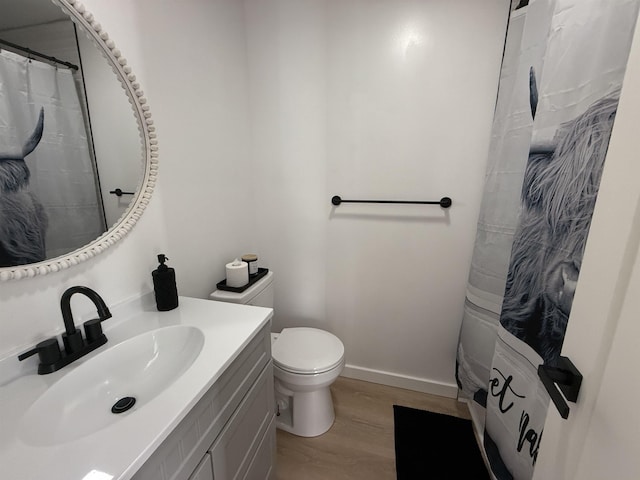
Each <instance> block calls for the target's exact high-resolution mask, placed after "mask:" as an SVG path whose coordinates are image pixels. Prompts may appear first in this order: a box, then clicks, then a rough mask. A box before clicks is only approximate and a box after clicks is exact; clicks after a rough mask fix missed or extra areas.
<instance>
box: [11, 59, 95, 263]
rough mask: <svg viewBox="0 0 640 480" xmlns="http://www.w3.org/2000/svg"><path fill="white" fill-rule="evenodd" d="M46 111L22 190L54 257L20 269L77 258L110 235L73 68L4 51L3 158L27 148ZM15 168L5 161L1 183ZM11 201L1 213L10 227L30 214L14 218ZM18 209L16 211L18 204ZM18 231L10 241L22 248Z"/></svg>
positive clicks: (26, 160)
mask: <svg viewBox="0 0 640 480" xmlns="http://www.w3.org/2000/svg"><path fill="white" fill-rule="evenodd" d="M41 110H42V112H43V120H44V130H43V134H42V138H41V140H40V141H39V143H38V144H37V146H36V147H35V149H34V150H33V152H32V153H30V154H28V155H27V156H26V158H25V162H26V167H27V168H28V170H27V173H30V178H28V181H27V182H26V184H24V185H22V187H23V189H26V190H27V191H28V192H29V198H30V201H31V200H32V201H33V202H34V203H35V205H36V208H37V209H39V210H42V211H43V213H44V215H39V216H40V217H42V218H41V219H40V224H41V226H42V227H43V228H44V227H45V226H46V232H45V238H44V244H45V246H46V253H44V254H38V255H34V256H31V257H28V258H25V259H23V260H22V261H18V263H31V262H33V261H38V260H44V259H45V258H54V257H57V256H59V255H63V254H65V253H69V252H71V251H73V250H75V249H77V248H79V247H81V246H83V245H86V244H87V243H90V242H91V241H92V240H94V239H96V238H97V237H99V236H100V235H101V234H102V233H103V232H104V231H105V225H104V220H103V218H104V216H103V214H102V208H101V204H100V198H99V195H98V190H97V186H96V173H95V171H94V165H93V161H92V158H91V156H90V151H89V143H88V139H87V132H86V128H85V123H84V119H83V115H82V110H81V108H80V101H79V98H78V93H77V90H76V87H75V84H74V80H73V74H72V72H71V70H68V69H66V68H56V67H55V66H52V65H49V64H46V63H43V62H39V61H36V60H30V59H27V58H25V57H22V56H20V55H17V54H14V53H12V52H8V51H5V50H2V51H0V158H2V156H3V155H4V157H5V158H8V157H11V155H12V154H9V153H8V152H19V151H20V150H21V149H22V147H23V145H24V144H25V141H27V139H28V138H29V137H30V135H32V132H34V129H35V128H36V127H37V124H38V118H39V116H40V111H41ZM8 165H9V162H3V161H1V160H0V182H1V181H2V180H3V179H4V180H5V181H6V180H7V179H6V178H5V176H3V170H2V169H3V168H5V171H6V169H7V168H8ZM22 165H24V163H22ZM2 187H3V185H1V184H0V195H3V196H4V199H5V200H7V199H8V198H10V196H9V195H10V192H9V190H3V189H2ZM8 203H9V202H8V201H5V202H4V203H3V204H2V205H3V208H2V209H0V216H1V217H2V223H3V225H7V224H8V222H9V220H12V218H11V217H19V216H22V217H23V218H24V217H25V216H26V215H24V213H22V214H19V213H16V211H15V210H14V211H13V212H10V211H9V210H10V208H9V207H7V204H8ZM11 205H12V207H11V208H13V207H14V206H15V202H13V203H11ZM16 228H17V227H16ZM32 230H33V228H32ZM15 232H16V230H15V229H14V230H13V233H7V232H6V231H5V232H4V233H3V235H4V236H13V239H10V240H8V241H14V242H15V241H17V239H18V237H19V235H17V234H16V233H15ZM27 237H29V238H32V237H33V235H27ZM4 240H5V242H6V241H7V239H6V238H5V239H4ZM0 250H2V245H0ZM1 253H2V252H1V251H0V254H1ZM0 256H1V255H0ZM38 256H43V257H44V258H37V257H38Z"/></svg>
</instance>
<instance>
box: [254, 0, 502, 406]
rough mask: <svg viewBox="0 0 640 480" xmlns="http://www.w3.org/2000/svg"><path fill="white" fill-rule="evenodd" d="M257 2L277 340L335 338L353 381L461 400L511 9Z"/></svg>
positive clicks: (261, 187) (267, 238) (267, 251)
mask: <svg viewBox="0 0 640 480" xmlns="http://www.w3.org/2000/svg"><path fill="white" fill-rule="evenodd" d="M245 3H246V12H247V33H248V39H249V40H248V58H249V70H250V75H249V78H250V96H251V107H252V119H253V123H252V124H253V139H252V144H253V147H254V149H253V157H254V158H253V159H254V171H255V179H256V183H255V191H256V195H257V198H259V199H260V200H259V202H258V203H257V205H256V211H257V225H258V228H257V229H256V233H257V235H258V238H259V241H258V245H259V252H258V253H259V255H260V256H261V259H262V260H263V261H264V262H266V263H267V264H268V266H269V267H270V268H272V269H273V270H274V272H275V273H276V275H277V277H276V281H277V286H276V298H275V310H276V316H275V320H274V328H275V329H276V330H279V329H280V328H282V327H285V326H294V325H308V326H316V327H320V328H326V329H328V330H330V331H333V332H334V333H336V334H337V335H338V336H339V337H340V338H341V339H342V340H343V342H344V343H345V349H346V359H347V363H348V368H347V370H346V374H347V375H351V376H356V377H359V378H366V379H371V380H376V381H383V382H386V383H395V384H400V385H402V386H409V387H411V388H417V389H424V390H428V391H435V392H437V393H443V394H448V395H455V386H454V385H455V380H454V367H455V349H456V344H457V338H458V332H459V327H460V319H461V318H462V306H463V299H464V291H465V285H466V280H467V275H468V270H469V262H470V255H471V249H472V244H473V241H474V237H475V226H476V220H477V214H478V206H479V202H480V194H481V190H482V183H483V176H484V171H485V161H486V152H487V149H488V141H489V134H490V127H491V120H492V117H493V107H494V103H495V96H496V89H497V80H498V74H499V70H500V60H501V55H502V47H503V43H504V34H505V27H506V18H507V14H508V11H509V2H508V1H503V0H492V1H487V2H474V1H473V0H466V1H455V2H451V1H445V0H432V1H423V2H416V1H395V2H388V1H376V2H371V1H365V0H349V1H341V2H331V1H326V2H322V1H317V0H308V1H294V0H270V1H264V0H262V1H261V0H249V1H247V2H245ZM333 195H341V196H343V198H381V199H415V200H432V199H436V200H439V199H440V197H442V196H451V197H452V198H453V202H454V205H453V207H452V208H451V209H450V210H449V211H443V210H442V209H440V207H437V206H436V207H433V206H375V205H366V206H350V205H343V206H340V207H338V208H335V209H334V208H332V206H331V204H330V198H331V197H332V196H333Z"/></svg>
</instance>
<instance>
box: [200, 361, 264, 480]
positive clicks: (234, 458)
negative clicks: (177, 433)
mask: <svg viewBox="0 0 640 480" xmlns="http://www.w3.org/2000/svg"><path fill="white" fill-rule="evenodd" d="M274 403H275V399H274V394H273V367H272V364H271V362H269V364H268V365H267V367H266V368H265V369H264V370H263V372H262V374H261V375H260V378H259V379H258V380H257V381H256V383H255V385H254V386H253V388H252V389H251V391H250V392H249V393H248V394H247V396H246V397H245V399H244V400H243V402H242V404H241V405H240V407H239V408H238V409H237V410H236V412H235V413H234V415H233V417H232V418H231V420H230V421H229V423H228V424H227V426H226V427H225V428H224V430H223V432H222V433H221V434H220V437H219V438H218V440H216V442H215V444H214V445H213V447H212V448H211V460H212V462H213V478H215V480H235V479H242V478H245V474H246V472H247V471H248V469H249V467H250V465H251V462H252V460H253V459H254V457H255V454H256V452H257V451H258V449H259V447H260V446H261V442H262V439H263V437H264V435H265V432H266V431H267V429H268V428H269V427H270V426H271V427H273V422H272V420H273V418H274V417H275V405H274Z"/></svg>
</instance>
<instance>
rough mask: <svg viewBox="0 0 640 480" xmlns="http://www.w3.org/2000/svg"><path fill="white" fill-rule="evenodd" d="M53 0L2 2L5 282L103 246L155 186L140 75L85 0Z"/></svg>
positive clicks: (126, 225)
mask: <svg viewBox="0 0 640 480" xmlns="http://www.w3.org/2000/svg"><path fill="white" fill-rule="evenodd" d="M54 3H55V4H56V5H54V4H53V3H51V1H50V0H20V1H18V0H0V11H1V12H2V15H0V79H2V81H1V82H0V280H3V281H5V280H11V279H20V278H27V277H33V276H35V275H43V274H47V273H51V272H56V271H59V270H62V269H65V268H68V267H71V266H73V265H76V264H78V263H79V262H82V261H84V260H87V259H89V258H91V257H93V256H95V255H97V254H98V253H100V252H102V251H104V250H105V249H106V248H108V247H110V246H111V245H113V244H114V243H115V242H117V241H118V240H120V239H121V238H122V237H123V236H124V235H126V234H127V233H128V232H129V231H130V230H131V228H132V227H133V225H134V224H135V223H136V222H137V220H138V219H139V218H140V215H141V214H142V212H143V211H144V209H145V208H146V206H147V204H148V202H149V199H150V197H151V194H152V192H153V188H154V185H155V176H156V171H157V143H156V136H155V131H154V130H155V129H154V127H153V122H152V120H151V115H150V113H149V108H148V106H147V105H146V100H145V98H144V96H143V93H142V90H141V89H140V86H139V84H138V83H137V82H136V78H135V75H133V74H132V73H131V69H130V68H129V67H128V66H127V63H126V61H125V59H124V58H123V57H122V56H121V54H120V52H119V50H117V49H116V48H115V46H114V43H113V41H111V40H110V39H109V37H108V35H107V34H106V33H105V32H104V31H103V30H102V28H101V26H100V24H99V23H97V22H96V21H95V19H94V18H93V16H92V15H91V14H90V13H89V12H87V11H86V10H85V9H84V7H83V6H82V5H81V4H80V3H79V2H77V1H75V0H54ZM105 59H106V61H105ZM114 72H115V75H114ZM132 113H133V115H132Z"/></svg>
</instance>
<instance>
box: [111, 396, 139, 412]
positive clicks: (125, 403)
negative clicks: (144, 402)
mask: <svg viewBox="0 0 640 480" xmlns="http://www.w3.org/2000/svg"><path fill="white" fill-rule="evenodd" d="M135 404H136V399H135V398H134V397H123V398H121V399H120V400H118V401H117V402H116V403H114V404H113V407H111V413H123V412H126V411H127V410H129V409H130V408H131V407H133V406H134V405H135Z"/></svg>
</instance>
